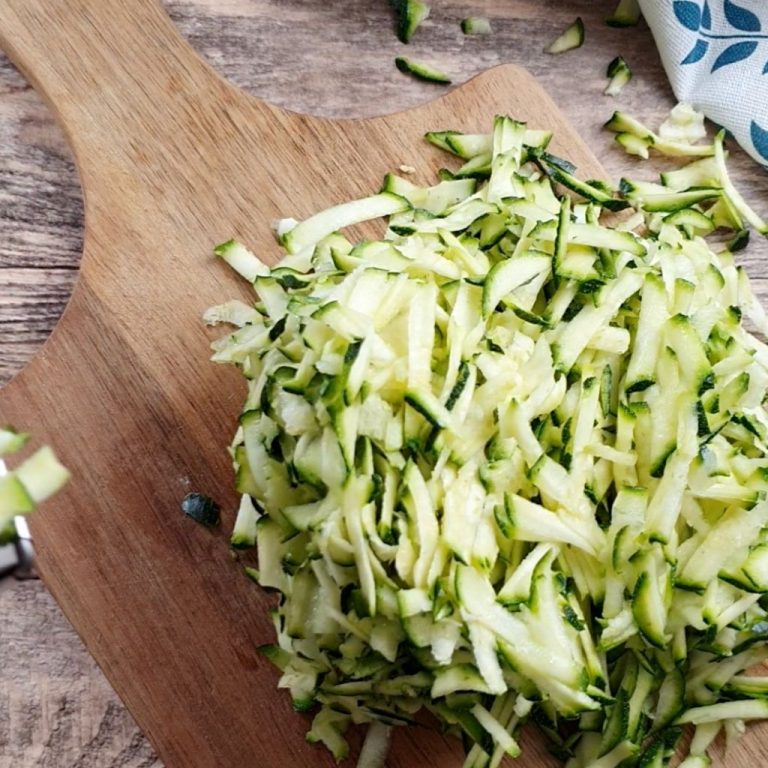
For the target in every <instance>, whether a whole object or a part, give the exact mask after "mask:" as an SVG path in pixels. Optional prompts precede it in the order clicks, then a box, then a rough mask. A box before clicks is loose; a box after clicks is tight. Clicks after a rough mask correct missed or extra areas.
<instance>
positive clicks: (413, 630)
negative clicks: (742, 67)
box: [206, 116, 768, 768]
mask: <svg viewBox="0 0 768 768" xmlns="http://www.w3.org/2000/svg"><path fill="white" fill-rule="evenodd" d="M622 119H628V118H626V116H623V118H622ZM618 127H619V129H620V131H621V132H622V133H623V134H625V135H635V134H636V133H637V132H638V131H639V130H640V129H638V128H637V124H634V123H633V124H623V123H622V124H621V125H619V126H618ZM632 131H635V134H633V133H632ZM428 138H429V140H430V141H432V143H435V144H437V145H438V146H441V147H443V148H444V149H446V150H448V151H449V152H452V153H453V154H454V155H457V156H458V157H459V158H461V159H462V160H463V161H464V164H463V165H462V166H461V167H460V168H459V169H458V170H455V171H452V172H451V171H442V172H441V179H442V180H441V181H440V182H439V183H438V184H436V185H435V186H431V187H420V186H417V185H415V184H413V183H412V182H411V181H409V180H406V179H405V178H401V177H397V176H394V175H390V176H388V177H387V178H386V181H385V184H384V189H383V191H381V192H380V193H379V194H376V195H373V196H371V197H369V198H366V199H362V200H357V201H353V202H348V203H344V204H342V205H338V206H336V207H334V208H330V209H328V210H326V211H324V212H322V213H319V214H317V215H315V216H312V217H311V218H309V219H307V220H306V221H302V222H296V221H295V220H292V219H286V220H283V221H281V222H279V224H278V227H277V229H278V235H279V238H280V240H281V242H282V244H283V246H284V248H285V250H286V251H287V255H286V256H285V257H284V258H283V259H282V261H281V262H280V263H279V264H278V265H277V266H275V267H273V268H270V267H268V266H267V265H266V264H265V263H263V262H262V261H261V260H260V259H259V258H257V257H256V256H255V255H254V254H252V253H251V252H249V251H248V250H247V249H246V248H245V247H244V246H243V245H240V244H238V243H236V242H229V243H226V244H224V245H222V246H220V247H219V248H218V249H217V253H218V254H219V255H220V256H221V257H222V258H223V259H224V260H225V261H226V262H228V263H229V264H230V265H231V266H232V267H233V268H234V269H235V270H237V271H238V272H239V273H240V274H241V275H242V276H243V277H244V278H246V279H247V280H248V281H250V282H252V283H253V286H254V289H255V291H256V292H257V293H258V301H257V302H256V303H255V304H254V305H253V306H248V305H246V304H244V303H242V302H239V301H232V302H228V303H226V304H224V305H222V306H220V307H216V308H213V309H211V310H209V312H208V313H207V314H206V320H207V321H208V322H209V323H212V324H214V323H219V322H226V323H231V324H233V325H235V326H239V327H238V328H237V329H236V330H235V331H234V332H233V333H231V334H229V335H227V336H225V337H224V338H222V339H220V340H219V341H217V342H215V343H214V350H215V352H214V360H216V361H218V362H221V363H230V364H234V365H237V366H238V367H240V368H241V369H242V372H243V373H244V375H245V377H246V379H247V382H248V395H247V400H246V402H245V406H244V409H243V412H242V415H241V417H240V424H239V427H238V429H237V433H236V435H235V438H234V442H233V445H232V448H231V451H232V456H233V459H234V464H235V469H236V473H237V487H238V490H239V491H240V492H241V493H242V503H241V507H240V511H239V514H238V517H237V520H236V524H235V528H234V533H233V537H232V543H233V545H234V546H235V547H241V548H248V547H252V546H255V547H256V548H257V552H258V570H255V569H249V573H250V575H252V576H253V577H254V578H256V580H257V581H258V582H259V583H260V584H261V585H262V587H265V588H267V589H271V590H276V591H277V593H278V594H279V606H278V607H277V609H276V610H275V612H274V623H275V630H276V633H277V641H276V643H275V644H274V645H271V646H267V647H265V648H264V649H263V651H264V653H265V654H266V655H267V656H268V657H269V658H270V659H271V661H273V662H274V663H275V664H276V665H277V666H278V667H279V668H280V670H282V677H281V679H280V683H279V685H280V687H281V688H287V689H289V690H290V694H291V696H292V698H293V702H294V706H295V707H296V709H297V710H299V711H309V710H312V711H313V712H314V713H315V714H314V720H313V723H312V727H311V730H310V731H309V733H308V736H307V738H308V739H309V741H311V742H322V743H324V744H325V745H326V746H327V747H328V748H329V749H330V750H331V752H332V753H333V755H334V756H335V757H336V758H337V759H341V758H343V757H345V756H346V754H347V749H348V748H347V743H346V741H345V737H344V734H345V731H346V730H347V728H348V726H349V725H350V724H352V723H356V724H358V723H371V724H373V725H372V727H371V728H370V729H369V736H368V739H367V741H366V745H365V747H364V750H363V753H362V755H361V757H360V761H359V763H358V764H359V765H360V766H363V767H364V768H375V767H377V766H382V765H383V763H384V756H385V755H386V744H387V739H388V736H389V727H388V726H393V725H401V724H408V723H411V722H413V721H414V718H416V716H417V713H419V712H420V710H427V711H429V712H431V713H432V715H434V717H435V718H436V719H437V721H438V722H439V723H440V725H441V726H442V727H443V728H444V729H445V730H447V731H448V732H450V733H453V734H455V735H457V736H461V737H462V738H463V739H464V744H465V746H466V749H467V757H466V762H465V768H481V767H484V766H494V767H495V766H498V765H499V764H500V762H501V761H502V759H503V758H504V756H505V755H511V756H516V755H518V754H519V752H520V749H519V746H518V743H517V740H516V739H517V736H518V732H519V730H520V728H521V727H522V725H523V724H524V723H531V724H533V725H534V726H535V727H536V728H538V729H539V730H540V731H541V733H542V734H544V736H545V737H546V738H547V739H548V741H549V742H550V744H551V747H552V749H553V751H554V752H555V753H556V754H557V755H559V756H560V757H561V758H562V759H563V760H564V761H567V766H569V768H586V767H587V766H591V768H613V766H619V765H621V766H633V765H637V766H644V767H645V768H651V767H654V766H664V765H668V764H669V761H670V759H671V756H672V754H673V753H674V751H675V749H676V748H677V747H678V745H679V743H680V740H681V732H682V728H683V726H684V725H686V724H692V725H694V726H695V734H694V737H693V742H692V744H691V746H690V750H689V754H688V756H687V758H686V760H685V762H684V763H683V765H684V766H685V768H703V767H704V766H708V765H710V758H709V757H707V749H708V747H709V746H710V744H711V743H712V741H713V740H714V739H715V737H716V736H717V735H718V733H719V732H720V731H721V730H724V731H725V733H726V735H727V738H728V740H729V742H731V741H733V740H734V739H735V738H736V737H738V735H739V734H741V733H742V732H743V730H744V723H745V721H748V720H752V719H756V718H764V717H768V677H750V676H747V675H746V674H745V670H747V669H749V668H750V667H753V666H754V665H756V664H757V663H759V662H761V661H763V660H764V659H766V658H768V644H766V640H767V639H768V500H767V498H766V492H768V413H766V410H765V407H764V401H765V398H766V388H767V387H768V346H766V345H765V344H764V343H763V342H762V341H760V340H759V339H758V338H757V337H756V336H755V335H753V333H752V332H751V330H749V328H752V329H754V330H759V331H765V329H766V326H767V325H768V324H767V323H766V319H765V316H764V314H763V311H762V309H761V307H760V305H759V303H758V302H757V301H756V299H755V298H754V296H753V294H752V292H751V290H750V287H749V281H748V279H747V275H746V274H745V272H744V271H743V270H742V269H741V268H740V267H737V266H736V265H735V264H734V260H733V256H732V253H731V252H730V251H729V250H727V249H724V248H723V247H720V246H717V247H715V249H714V250H713V246H711V245H710V244H708V243H707V241H706V240H705V239H704V236H705V235H709V234H710V233H712V232H713V231H714V230H715V229H716V228H717V229H720V230H722V229H723V228H724V227H725V228H731V229H734V230H736V231H737V232H739V233H741V232H742V231H744V230H745V228H746V227H747V224H751V225H752V226H754V227H756V228H757V229H759V230H761V231H764V230H765V225H764V224H763V222H762V221H760V219H759V218H758V217H757V215H756V214H755V213H754V212H753V211H752V210H750V209H749V208H748V207H747V205H746V203H745V202H744V200H743V199H742V198H741V196H740V195H739V194H738V193H737V192H736V191H735V190H734V188H733V185H732V184H731V182H730V181H729V180H728V177H727V172H726V170H725V166H724V157H725V155H724V150H723V146H722V141H723V137H722V135H720V136H718V137H717V138H716V139H715V141H714V142H713V143H712V144H710V145H707V147H708V148H707V149H706V151H704V150H703V149H701V145H699V150H700V151H688V152H687V154H704V155H707V157H705V158H704V159H700V160H697V161H696V162H694V163H693V164H692V165H689V166H687V167H684V168H682V169H680V170H677V171H673V172H670V173H667V174H665V175H664V177H663V183H662V184H658V185H656V184H653V185H651V184H643V183H639V182H629V181H624V182H623V184H622V186H621V189H620V190H618V189H612V188H611V187H610V186H609V185H608V184H606V183H604V182H600V181H590V182H584V181H580V180H579V179H578V178H577V177H576V176H575V175H574V173H575V169H574V168H573V166H571V165H570V164H569V163H568V162H566V161H564V160H562V159H560V158H557V157H555V156H553V155H551V154H549V153H548V152H547V144H548V141H549V138H550V134H549V133H547V132H542V131H534V130H529V129H527V128H526V126H525V125H524V124H521V123H519V122H516V121H514V120H511V119H509V118H507V117H499V118H497V119H496V121H495V124H494V127H493V132H492V134H489V135H464V134H459V133H455V132H451V131H446V132H439V133H431V134H428ZM636 138H637V139H638V141H637V142H635V143H640V142H645V143H646V145H650V144H652V143H654V141H653V139H652V137H651V136H649V135H645V134H642V132H641V135H640V136H639V137H636ZM664 141H665V147H666V148H667V149H669V148H670V147H671V148H672V149H673V150H674V149H675V147H677V148H678V149H680V148H682V149H685V146H689V145H687V144H686V143H685V141H684V140H679V141H677V142H676V140H674V139H665V140H664ZM657 148H658V142H657ZM681 153H682V154H686V153H685V152H681ZM616 212H620V213H616ZM382 217H388V218H387V225H386V231H385V232H384V233H383V236H382V237H381V239H380V240H361V241H359V242H351V241H350V240H349V239H347V237H345V236H344V235H343V234H341V232H340V230H342V229H344V228H345V227H348V226H350V225H353V224H358V223H361V222H364V221H369V220H372V219H379V218H382ZM611 222H612V223H611ZM745 222H746V223H745ZM744 239H745V238H744V236H743V235H740V237H738V238H736V240H737V242H738V243H739V244H742V243H743V242H744ZM748 326H749V328H748Z"/></svg>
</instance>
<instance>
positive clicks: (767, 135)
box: [750, 120, 768, 162]
mask: <svg viewBox="0 0 768 768" xmlns="http://www.w3.org/2000/svg"><path fill="white" fill-rule="evenodd" d="M750 133H751V135H752V143H753V144H754V145H755V149H756V150H757V151H758V153H759V154H760V156H761V157H763V158H764V159H765V161H766V162H768V130H766V129H765V128H763V127H762V126H760V125H758V124H757V123H756V122H755V121H754V120H753V121H752V125H751V127H750Z"/></svg>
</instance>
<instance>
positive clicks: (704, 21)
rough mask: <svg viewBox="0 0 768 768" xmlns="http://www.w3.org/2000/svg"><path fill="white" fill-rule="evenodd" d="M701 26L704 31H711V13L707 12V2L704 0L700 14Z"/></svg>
mask: <svg viewBox="0 0 768 768" xmlns="http://www.w3.org/2000/svg"><path fill="white" fill-rule="evenodd" d="M701 26H702V27H703V28H704V29H707V30H709V29H712V13H711V12H710V10H709V0H704V10H703V11H702V12H701Z"/></svg>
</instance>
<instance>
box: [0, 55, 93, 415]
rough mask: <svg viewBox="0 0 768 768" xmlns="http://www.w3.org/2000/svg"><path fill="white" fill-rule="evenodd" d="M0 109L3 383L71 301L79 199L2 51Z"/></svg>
mask: <svg viewBox="0 0 768 768" xmlns="http://www.w3.org/2000/svg"><path fill="white" fill-rule="evenodd" d="M0 106H1V107H2V111H1V112H0V135H2V137H3V141H2V144H1V145H0V194H2V200H3V205H2V208H1V209H0V385H2V384H5V383H6V382H7V381H9V380H10V378H11V377H12V376H13V375H14V374H16V373H18V371H19V370H20V369H21V368H22V367H23V366H24V365H25V364H26V363H27V362H28V361H29V360H30V359H31V358H32V356H33V355H34V354H35V352H37V350H38V349H39V348H40V347H41V346H42V345H43V342H45V340H46V339H47V338H48V336H49V335H50V333H51V331H52V330H53V328H54V326H55V325H56V323H57V322H58V320H59V317H60V316H61V314H62V312H63V310H64V307H65V306H66V303H67V301H68V300H69V297H70V295H71V293H72V290H73V288H74V285H75V282H76V280H77V275H78V267H79V263H80V257H81V254H82V250H83V201H82V193H81V189H80V182H79V180H78V177H77V172H76V170H75V165H74V162H73V160H72V154H71V151H70V149H69V146H68V144H67V142H66V141H65V139H64V135H63V133H62V132H61V129H60V128H59V127H58V125H57V124H56V123H55V122H54V120H53V117H52V115H51V113H50V111H49V110H48V108H47V107H46V106H45V104H44V102H43V101H42V100H41V99H40V97H39V96H38V95H37V94H36V93H35V91H34V90H32V88H31V86H30V85H29V84H28V83H27V82H26V81H25V80H24V78H23V76H22V75H21V74H19V72H18V71H17V70H16V68H15V67H14V66H13V65H12V64H11V63H10V62H9V61H8V59H7V58H6V57H5V56H4V55H1V54H0ZM32 426H33V425H19V427H20V428H22V427H23V428H26V427H32Z"/></svg>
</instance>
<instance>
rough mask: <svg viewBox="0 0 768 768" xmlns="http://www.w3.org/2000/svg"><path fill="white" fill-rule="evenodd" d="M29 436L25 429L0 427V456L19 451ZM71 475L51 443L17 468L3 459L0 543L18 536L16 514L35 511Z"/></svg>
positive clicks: (0, 477) (0, 490) (0, 471)
mask: <svg viewBox="0 0 768 768" xmlns="http://www.w3.org/2000/svg"><path fill="white" fill-rule="evenodd" d="M28 440H29V434H27V433H25V432H17V431H16V430H15V429H13V428H12V427H0V456H4V455H7V454H9V453H16V452H17V451H19V450H21V449H22V448H23V447H24V446H25V445H26V444H27V441H28ZM69 477H70V474H69V472H68V470H67V469H66V468H65V467H64V466H62V464H61V463H60V462H59V460H58V459H57V458H56V456H55V454H54V453H53V451H52V450H51V449H50V448H48V447H47V446H46V447H43V448H39V449H38V450H37V451H35V453H33V454H32V455H31V456H28V457H27V458H26V459H24V460H23V461H22V462H21V463H20V464H19V465H18V466H17V467H16V468H15V469H12V470H8V469H6V467H5V465H4V464H2V463H1V462H0V545H3V544H7V543H8V542H10V541H13V540H14V539H15V536H16V532H15V528H14V526H13V518H14V517H17V516H20V515H26V514H29V513H30V512H32V511H33V510H34V509H35V508H36V507H37V506H38V505H39V504H41V503H42V502H43V501H45V500H46V499H48V498H49V497H50V496H52V495H53V494H54V493H56V492H57V491H59V490H60V489H61V488H62V487H63V486H64V484H65V483H66V482H67V481H68V480H69Z"/></svg>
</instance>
